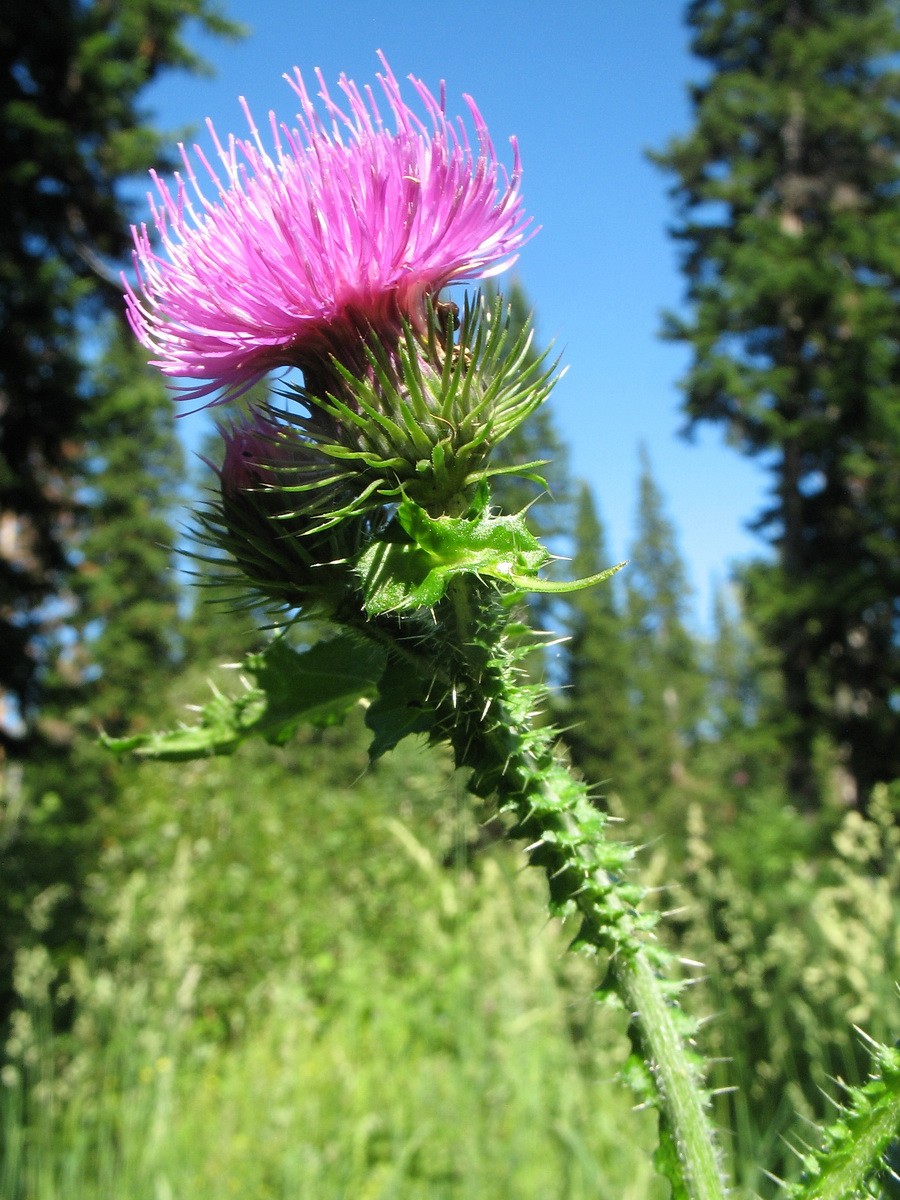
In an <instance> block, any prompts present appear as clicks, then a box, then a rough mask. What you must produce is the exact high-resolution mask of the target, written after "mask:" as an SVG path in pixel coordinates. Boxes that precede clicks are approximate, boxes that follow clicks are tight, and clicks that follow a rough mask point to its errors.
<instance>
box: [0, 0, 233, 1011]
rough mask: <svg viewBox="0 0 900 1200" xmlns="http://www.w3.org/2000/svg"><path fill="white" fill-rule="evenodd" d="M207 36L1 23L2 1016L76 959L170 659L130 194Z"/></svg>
mask: <svg viewBox="0 0 900 1200" xmlns="http://www.w3.org/2000/svg"><path fill="white" fill-rule="evenodd" d="M188 18H193V19H196V20H197V21H199V23H200V25H201V26H202V27H204V28H205V29H206V30H207V31H209V32H216V33H221V34H228V33H232V32H235V27H233V26H232V25H231V24H230V23H229V22H227V21H225V20H224V19H223V18H221V17H220V16H219V15H218V14H217V12H216V10H215V8H214V6H213V4H212V3H211V0H129V2H128V3H127V4H112V3H107V2H106V0H90V2H87V3H85V2H82V0H48V2H47V3H44V4H40V5H38V6H28V5H21V4H19V5H9V6H7V7H6V9H5V10H4V15H3V18H2V23H0V112H2V120H0V186H2V194H3V200H4V221H3V222H2V224H0V767H2V768H3V769H2V770H0V802H5V803H6V805H9V806H10V807H11V808H15V809H16V810H17V811H18V812H19V819H18V821H17V822H12V821H11V820H8V821H6V822H5V823H4V834H3V837H2V839H0V878H2V880H3V886H2V889H0V1017H2V1016H3V1015H4V1014H5V1012H6V1010H7V1008H8V1005H9V1003H10V996H9V992H8V987H9V979H10V973H11V964H12V961H13V959H14V956H15V953H16V951H17V949H18V948H19V947H21V946H22V945H23V944H25V943H27V942H29V941H32V940H34V939H35V938H39V939H41V940H42V941H44V942H45V944H46V945H48V946H49V947H50V948H51V950H56V951H59V952H60V953H61V954H63V955H65V954H66V953H68V952H70V951H71V950H72V949H73V948H75V947H77V945H78V944H79V938H80V937H81V935H82V933H83V916H84V913H83V907H82V900H83V887H84V881H85V878H86V877H87V876H88V875H89V873H90V870H91V869H92V866H93V864H94V862H95V853H96V849H97V845H96V843H97V835H96V832H95V831H94V830H92V828H91V826H90V817H91V815H92V813H94V812H96V811H97V809H98V808H100V807H102V805H103V804H104V803H105V802H108V801H109V800H110V799H111V798H112V796H113V795H114V793H115V778H114V777H115V770H114V768H113V766H112V765H111V764H110V763H109V762H108V760H104V761H102V762H101V761H99V755H100V752H99V750H98V749H96V748H94V747H93V740H94V737H95V728H96V721H97V719H99V720H101V721H105V722H106V723H107V724H108V726H109V727H110V728H111V729H112V730H120V729H123V728H124V727H125V726H126V725H127V724H128V721H129V709H130V708H131V707H132V705H134V706H137V705H138V703H139V704H140V707H144V706H145V705H146V703H147V697H148V696H150V697H152V696H153V695H154V694H155V693H156V692H157V691H158V689H157V688H156V687H155V685H154V682H153V681H154V678H156V680H157V681H158V680H159V672H160V669H163V670H164V669H165V668H166V666H167V665H168V664H170V663H171V657H172V656H171V650H172V641H171V635H172V625H173V620H172V618H173V616H174V610H175V596H174V592H173V585H172V581H171V576H170V574H169V548H170V546H171V543H172V541H173V534H172V531H171V528H170V526H169V521H168V519H167V518H168V510H169V506H170V503H171V498H172V494H173V487H174V482H173V481H174V479H175V478H176V477H177V469H178V468H177V461H178V452H177V444H176V441H175V436H174V429H173V423H172V405H171V400H170V398H169V397H168V396H167V394H166V391H165V389H164V388H163V387H161V386H160V384H159V382H158V381H157V380H156V379H153V378H152V377H151V376H150V375H149V374H148V371H147V368H146V366H145V365H144V363H143V362H142V361H141V357H140V355H139V354H138V353H137V351H136V350H133V349H132V348H131V347H132V339H131V337H130V334H129V335H128V336H126V332H125V329H124V316H123V304H122V286H121V282H120V280H119V276H118V271H119V267H120V266H121V265H122V264H123V263H124V261H125V256H126V254H127V251H128V249H129V245H130V234H129V229H128V223H129V222H128V212H129V210H128V205H127V204H126V202H125V200H124V198H123V195H122V185H123V184H124V183H125V182H126V181H127V180H129V179H130V178H132V177H133V176H134V175H135V174H138V173H140V175H141V176H143V177H144V178H145V177H146V175H145V172H146V169H147V168H148V167H149V166H151V165H153V164H154V163H155V164H157V165H160V162H159V160H160V155H159V147H160V140H159V138H158V136H157V135H156V133H155V132H154V131H153V129H152V128H151V127H150V126H148V124H147V120H146V115H145V114H144V113H143V112H142V110H141V108H140V93H141V91H142V89H143V88H144V87H146V85H147V84H148V83H150V82H151V81H152V80H153V79H155V78H156V77H157V76H158V74H159V73H160V72H161V71H163V70H165V69H168V68H172V67H183V68H196V67H198V66H199V65H200V63H199V61H198V60H197V59H196V58H195V57H194V56H193V55H192V54H191V52H190V51H189V49H188V48H187V46H186V45H185V43H184V42H183V40H182V37H181V30H182V26H183V23H184V22H185V21H186V20H187V19H188ZM151 708H152V704H151ZM88 732H89V734H90V737H89V738H88V737H85V736H84V734H85V733H88ZM9 758H20V759H24V760H25V766H26V771H25V773H24V784H23V783H22V778H23V775H22V772H21V768H20V767H19V766H18V764H17V765H16V766H15V768H10V767H9V766H8V765H7V764H6V763H4V761H3V760H4V759H9ZM40 896H43V897H45V898H47V899H46V903H44V904H43V907H42V908H41V910H40V915H39V920H38V919H37V918H36V917H35V913H34V912H33V911H31V912H30V908H31V905H32V902H33V901H34V900H35V898H36V897H40ZM51 898H55V900H56V903H55V905H54V904H52V903H51V902H50V900H51Z"/></svg>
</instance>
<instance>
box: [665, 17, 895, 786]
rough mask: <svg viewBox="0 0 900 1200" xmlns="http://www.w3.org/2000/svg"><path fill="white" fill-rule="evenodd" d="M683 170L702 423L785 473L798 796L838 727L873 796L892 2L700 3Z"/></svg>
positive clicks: (757, 609) (887, 540)
mask: <svg viewBox="0 0 900 1200" xmlns="http://www.w3.org/2000/svg"><path fill="white" fill-rule="evenodd" d="M688 22H689V24H690V26H691V28H692V29H693V32H694V40H693V49H694V51H695V53H696V54H698V55H699V56H700V57H701V58H702V59H703V60H704V61H705V62H706V64H707V65H708V66H709V67H710V68H711V70H710V75H709V77H708V79H707V81H706V82H704V83H703V84H701V85H698V86H695V87H693V88H692V91H691V95H692V99H693V104H694V111H695V125H694V129H693V130H692V132H691V133H690V134H689V135H688V136H686V137H684V138H681V139H677V140H675V141H673V142H672V143H671V145H670V146H669V147H668V149H667V150H666V152H665V153H664V154H661V155H659V156H657V161H658V162H660V163H661V164H662V165H663V166H665V167H666V168H668V169H669V170H670V171H672V172H674V174H675V176H676V182H675V186H674V188H673V194H674V196H675V197H676V198H677V200H678V203H679V209H680V222H679V225H678V227H677V228H676V230H675V236H676V237H677V238H678V239H679V240H680V241H681V242H682V244H683V245H684V246H685V255H684V271H685V274H686V277H687V280H688V300H689V302H690V306H691V309H692V313H691V316H690V318H689V319H686V320H681V319H677V318H671V319H670V321H669V323H668V334H669V336H671V337H673V338H676V339H680V340H683V341H686V342H688V343H689V344H690V345H691V346H692V347H693V352H694V361H693V365H692V367H691V368H690V370H689V373H688V375H687V377H686V379H685V381H684V385H683V386H684V390H685V397H686V398H685V411H686V413H687V417H688V424H689V426H690V427H693V426H696V425H697V424H698V423H699V422H702V421H713V422H717V423H720V424H721V425H723V426H724V428H725V430H726V431H727V435H728V437H729V439H730V440H731V441H732V442H733V443H734V444H735V445H736V446H737V447H738V448H739V449H740V451H741V452H742V453H744V454H747V455H751V456H761V457H762V458H763V459H764V460H765V461H766V463H767V464H769V463H771V464H772V471H773V489H772V501H771V504H770V505H769V506H768V507H767V508H766V509H765V511H763V512H762V513H761V514H760V515H759V517H758V520H757V522H756V524H757V527H758V529H759V530H760V531H761V532H762V533H763V534H765V535H766V536H767V538H768V539H769V541H770V543H771V545H772V546H773V547H774V549H775V551H776V555H777V558H776V561H775V562H774V563H773V562H763V561H761V562H759V563H757V564H755V565H754V567H753V568H752V569H751V570H749V571H748V572H747V573H746V584H747V588H748V604H749V612H750V615H751V617H752V618H753V619H754V621H755V622H756V623H757V625H758V627H759V628H760V630H761V632H762V635H763V637H764V639H765V641H766V642H767V643H768V644H769V645H771V646H772V647H773V648H774V649H775V650H776V652H777V655H778V659H779V663H780V671H781V675H782V679H783V690H784V703H785V706H786V709H787V712H788V723H787V725H786V728H785V739H786V745H787V749H788V752H789V759H790V766H789V770H788V778H789V784H790V787H791V790H792V793H793V795H794V797H795V799H796V800H797V801H798V802H799V803H801V804H802V805H804V806H805V807H807V808H815V807H816V806H817V805H818V803H819V802H820V798H821V783H820V781H819V780H818V779H817V776H816V771H815V769H814V750H815V746H816V743H817V740H821V738H822V737H823V735H827V736H828V737H830V739H831V740H832V742H833V744H834V745H835V746H836V747H837V749H838V755H839V758H841V759H843V760H844V763H845V766H846V769H847V771H848V772H849V775H850V778H851V781H852V784H853V786H854V788H855V791H856V793H857V794H858V796H859V798H860V800H861V801H864V800H865V798H866V796H867V795H868V794H869V792H870V790H871V787H872V785H873V784H874V782H876V781H877V780H879V779H883V778H891V777H893V776H896V775H898V774H900V710H898V706H897V699H898V696H900V643H898V637H897V623H898V618H900V552H898V537H897V529H898V528H900V307H898V305H897V294H898V286H900V208H898V205H897V192H898V187H900V158H898V151H900V108H898V99H900V72H898V71H897V69H896V55H897V52H898V50H900V22H898V14H897V8H896V5H895V4H894V3H891V2H890V0H751V2H749V3H748V2H747V0H694V2H693V3H692V4H690V5H689V7H688Z"/></svg>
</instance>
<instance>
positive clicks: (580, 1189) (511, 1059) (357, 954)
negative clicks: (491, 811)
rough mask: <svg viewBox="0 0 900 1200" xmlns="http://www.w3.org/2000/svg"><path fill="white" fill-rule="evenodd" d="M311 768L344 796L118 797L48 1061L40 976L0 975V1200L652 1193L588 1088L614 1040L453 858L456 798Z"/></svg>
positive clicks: (479, 880) (527, 911)
mask: <svg viewBox="0 0 900 1200" xmlns="http://www.w3.org/2000/svg"><path fill="white" fill-rule="evenodd" d="M350 757H351V759H352V755H351V756H350ZM330 761H339V762H340V763H341V767H340V770H342V771H343V772H345V773H346V774H347V775H348V776H352V781H351V780H347V781H346V782H348V783H350V784H351V786H345V785H344V782H342V781H341V780H339V779H336V778H335V777H334V772H335V770H337V768H335V767H334V766H332V767H331V768H329V770H330V771H331V775H329V774H328V772H327V771H325V769H324V768H321V769H320V767H319V766H316V765H315V764H314V763H312V762H311V760H310V755H309V753H307V754H306V759H305V762H306V769H305V771H304V772H302V773H298V772H296V771H292V770H290V767H291V763H290V762H289V761H288V762H287V763H286V764H282V765H281V766H279V767H278V768H277V769H276V768H274V767H273V766H272V765H271V764H270V765H269V766H268V767H266V766H265V765H264V764H260V763H256V762H253V763H252V764H251V763H249V762H248V767H250V766H252V767H253V779H254V781H255V782H254V784H253V788H252V791H250V790H249V789H248V773H247V771H240V770H238V771H234V770H232V772H231V774H228V773H227V771H226V770H225V769H224V768H223V767H222V765H221V764H216V763H212V764H203V766H202V770H200V771H199V772H198V773H196V774H194V775H193V776H190V777H189V778H188V779H186V777H185V774H184V773H183V774H182V775H181V777H180V778H181V782H182V783H185V782H188V783H189V784H190V786H189V789H187V790H185V791H183V792H180V793H178V792H175V791H174V785H175V783H176V781H177V780H178V779H179V776H178V775H177V773H170V774H169V775H168V777H167V776H166V773H165V772H162V773H161V774H160V773H154V774H153V775H152V776H150V775H148V776H147V777H146V779H147V782H146V783H145V784H142V785H141V787H139V788H136V790H135V793H134V795H133V797H132V803H133V809H132V815H131V818H130V822H131V824H130V825H129V819H128V818H127V813H126V814H120V815H119V818H118V819H119V820H120V822H121V821H122V820H123V817H124V818H126V819H125V820H124V825H123V828H127V837H124V840H122V841H116V840H113V839H111V840H110V845H109V860H108V868H109V869H108V871H104V872H103V878H102V879H98V880H97V883H96V887H97V895H98V914H101V913H102V914H103V919H102V921H101V920H100V918H99V915H98V931H101V934H102V935H101V934H98V940H97V945H96V948H95V951H94V952H93V954H92V956H91V959H90V961H89V962H80V963H76V964H75V967H74V970H73V972H72V976H71V980H70V984H69V986H70V988H71V994H72V995H73V997H74V999H75V1001H76V1011H77V1013H78V1016H77V1019H76V1023H75V1026H74V1028H73V1029H72V1030H71V1032H70V1033H69V1034H68V1035H67V1036H66V1037H65V1038H60V1037H59V1036H57V1037H56V1038H51V1037H47V1036H45V1035H44V1034H43V1033H42V1029H43V1028H44V1027H45V1026H46V1025H47V1023H48V1020H49V1012H50V1001H49V999H48V991H47V983H48V978H49V972H48V971H47V969H46V963H45V962H44V961H43V960H42V959H41V957H40V954H37V955H36V956H34V957H33V958H32V959H31V960H27V959H23V961H22V964H21V967H20V973H19V975H20V978H19V984H20V990H21V992H22V994H23V996H24V997H25V999H26V1001H27V1008H26V1010H25V1011H24V1012H23V1014H22V1015H21V1016H20V1019H19V1023H18V1026H17V1031H16V1032H14V1036H13V1041H12V1049H13V1051H14V1059H15V1060H16V1061H17V1062H18V1064H19V1067H18V1078H19V1083H18V1084H15V1085H14V1086H5V1087H4V1088H2V1089H0V1091H2V1095H3V1102H4V1111H3V1122H4V1129H3V1135H4V1143H5V1147H6V1153H5V1157H4V1162H3V1165H2V1168H0V1200H228V1198H229V1197H232V1196H234V1197H240V1200H493V1198H496V1200H532V1198H533V1200H588V1198H590V1200H605V1198H608V1200H654V1198H657V1197H658V1198H662V1197H663V1196H665V1195H666V1186H665V1185H664V1184H662V1182H661V1181H659V1180H657V1179H655V1177H654V1174H653V1169H652V1162H651V1155H652V1150H653V1146H654V1142H655V1117H654V1115H653V1114H652V1113H649V1112H640V1113H636V1112H634V1111H633V1108H632V1100H631V1097H630V1095H629V1094H628V1093H627V1092H626V1091H625V1090H624V1089H623V1088H622V1087H621V1085H619V1084H618V1083H616V1082H615V1080H616V1076H617V1074H618V1071H619V1069H620V1067H621V1065H622V1062H623V1060H624V1058H625V1055H626V1054H627V1049H628V1047H627V1040H626V1037H625V1018H624V1015H623V1014H617V1013H612V1012H609V1011H607V1010H605V1009H602V1008H599V1007H598V1006H596V1005H595V1004H594V1003H593V1001H592V998H591V992H592V988H593V987H594V986H595V984H596V965H595V964H593V963H590V962H586V961H583V960H579V959H577V958H576V957H575V956H573V955H571V954H568V952H567V950H566V946H567V941H568V937H567V935H566V932H565V931H564V930H562V929H560V928H559V926H558V925H556V924H554V923H548V922H547V919H546V909H545V897H544V895H543V890H542V887H541V883H540V880H539V879H538V878H537V876H532V874H531V873H529V872H524V873H523V871H522V870H521V860H520V858H519V857H518V856H517V855H516V853H515V852H514V851H513V850H511V849H510V848H508V847H504V846H497V847H493V848H491V849H489V850H488V851H486V852H484V853H483V854H480V855H479V856H478V857H477V858H476V859H475V860H474V862H473V861H471V860H470V859H469V858H468V856H467V855H466V853H465V851H464V846H463V843H464V841H465V840H466V839H468V838H469V837H470V836H471V835H472V834H473V831H476V826H475V824H474V822H473V820H472V817H471V814H470V813H469V811H468V809H467V807H466V804H465V802H464V799H463V797H462V793H461V791H460V789H459V785H458V783H457V782H456V781H455V780H453V778H452V777H451V776H450V775H449V773H448V772H447V771H446V770H445V769H444V768H443V767H442V766H439V767H438V768H435V767H433V766H429V765H427V764H428V763H429V762H430V761H431V760H430V759H424V758H423V757H422V755H421V754H420V753H419V752H417V751H415V749H412V750H411V751H410V753H409V754H407V755H406V756H405V757H404V756H403V755H400V756H398V757H397V758H396V760H395V761H394V762H393V763H392V764H391V765H386V766H385V767H384V769H383V770H381V771H380V772H376V773H375V775H372V776H366V777H365V778H363V779H362V780H361V781H360V780H359V779H358V771H357V768H356V767H355V766H354V765H353V763H352V762H349V761H348V760H347V757H346V756H342V755H338V756H334V755H332V756H331V760H330ZM285 765H287V766H288V768H289V770H288V771H287V772H286V771H285V769H284V767H285ZM436 788H437V791H436ZM170 789H171V790H170ZM435 794H437V795H439V796H440V797H442V799H441V800H440V802H439V804H437V805H435V803H434V800H433V799H432V800H430V801H429V800H428V799H427V797H429V796H431V797H434V796H435ZM398 814H400V815H398ZM132 859H133V861H132ZM569 936H571V935H569ZM64 995H65V993H64ZM6 1079H7V1084H8V1085H9V1084H12V1083H13V1073H12V1072H10V1069H9V1068H7V1071H6Z"/></svg>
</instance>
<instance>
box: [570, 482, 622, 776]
mask: <svg viewBox="0 0 900 1200" xmlns="http://www.w3.org/2000/svg"><path fill="white" fill-rule="evenodd" d="M574 541H575V553H574V555H573V558H572V572H573V574H574V575H575V577H576V578H583V577H585V576H587V575H594V574H596V573H597V572H599V571H603V570H605V569H606V568H607V567H609V566H610V565H611V561H610V558H609V555H608V553H607V550H606V539H605V535H604V530H603V525H602V523H601V521H600V518H599V516H598V514H597V508H596V505H595V503H594V498H593V496H592V494H591V490H590V488H589V487H588V486H587V484H585V483H582V484H581V486H580V487H579V489H578V498H577V502H576V517H575V534H574ZM616 582H617V581H616V580H615V579H612V580H609V581H608V582H607V583H603V584H599V585H598V586H597V587H594V588H588V589H586V590H585V591H580V592H573V593H572V594H571V595H570V596H569V599H568V604H567V610H568V619H567V622H566V624H567V627H568V630H569V635H570V636H569V642H568V644H567V650H568V653H567V666H566V679H565V683H566V688H565V691H564V693H563V696H564V700H565V703H566V707H565V710H564V712H563V713H562V714H560V719H561V721H563V722H564V723H565V725H566V726H567V730H566V735H565V736H566V743H567V744H568V746H569V751H570V753H571V755H572V760H573V762H574V763H575V765H576V766H577V767H579V769H580V770H581V771H582V773H583V774H584V776H585V778H586V779H587V780H589V781H590V782H591V783H595V784H599V785H602V784H604V783H606V782H607V781H608V783H609V786H610V787H611V788H612V789H613V790H614V791H621V790H622V787H623V784H625V783H627V782H628V781H629V776H630V770H629V766H630V763H629V757H630V738H629V724H630V712H629V695H628V645H627V642H626V638H625V628H624V625H623V621H622V616H621V614H620V612H619V610H618V605H617V602H616V597H617V591H618V589H617V587H616Z"/></svg>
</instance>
